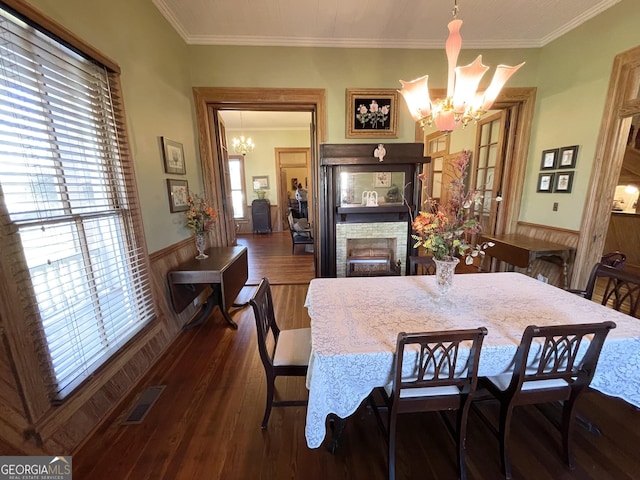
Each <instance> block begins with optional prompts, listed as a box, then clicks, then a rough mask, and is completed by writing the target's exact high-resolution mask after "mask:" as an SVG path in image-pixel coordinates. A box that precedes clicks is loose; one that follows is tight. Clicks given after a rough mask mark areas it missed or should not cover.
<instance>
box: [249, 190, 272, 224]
mask: <svg viewBox="0 0 640 480" xmlns="http://www.w3.org/2000/svg"><path fill="white" fill-rule="evenodd" d="M251 219H252V221H253V233H271V203H270V202H269V200H267V199H266V198H263V199H258V200H254V201H253V202H252V203H251Z"/></svg>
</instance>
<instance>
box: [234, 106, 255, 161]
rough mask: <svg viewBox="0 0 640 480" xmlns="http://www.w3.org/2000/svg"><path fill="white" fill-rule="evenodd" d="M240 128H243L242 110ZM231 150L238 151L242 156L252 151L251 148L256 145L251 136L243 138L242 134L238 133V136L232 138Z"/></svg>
mask: <svg viewBox="0 0 640 480" xmlns="http://www.w3.org/2000/svg"><path fill="white" fill-rule="evenodd" d="M240 130H244V123H243V122H242V112H240ZM232 146H233V151H234V152H236V153H239V154H240V155H242V156H243V157H244V156H245V155H246V154H247V153H249V152H253V149H254V148H255V147H256V146H255V144H254V143H253V140H251V137H248V138H244V135H240V138H234V139H233V140H232Z"/></svg>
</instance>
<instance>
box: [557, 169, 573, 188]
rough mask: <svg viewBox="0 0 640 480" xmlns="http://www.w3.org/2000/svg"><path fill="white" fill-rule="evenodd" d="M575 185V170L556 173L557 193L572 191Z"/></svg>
mask: <svg viewBox="0 0 640 480" xmlns="http://www.w3.org/2000/svg"><path fill="white" fill-rule="evenodd" d="M572 186H573V172H558V173H556V184H555V188H554V190H553V191H554V192H555V193H571V187H572Z"/></svg>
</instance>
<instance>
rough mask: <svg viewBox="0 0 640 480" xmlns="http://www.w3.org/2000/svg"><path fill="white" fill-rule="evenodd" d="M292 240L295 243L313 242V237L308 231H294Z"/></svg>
mask: <svg viewBox="0 0 640 480" xmlns="http://www.w3.org/2000/svg"><path fill="white" fill-rule="evenodd" d="M293 241H294V242H296V243H313V238H311V236H310V235H309V234H308V233H294V234H293Z"/></svg>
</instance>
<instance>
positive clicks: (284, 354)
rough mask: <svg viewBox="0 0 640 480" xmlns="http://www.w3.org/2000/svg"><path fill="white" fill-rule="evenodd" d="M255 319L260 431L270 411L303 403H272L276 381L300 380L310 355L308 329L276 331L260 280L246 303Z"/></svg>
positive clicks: (264, 285) (267, 292) (265, 287)
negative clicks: (263, 400) (263, 394)
mask: <svg viewBox="0 0 640 480" xmlns="http://www.w3.org/2000/svg"><path fill="white" fill-rule="evenodd" d="M249 303H250V304H251V306H252V307H253V313H254V315H255V318H256V330H257V332H258V351H259V352H260V360H262V365H263V367H264V372H265V374H266V376H267V405H266V408H265V411H264V417H263V419H262V428H267V422H268V421H269V415H270V414H271V407H288V406H303V405H306V404H307V401H306V400H278V401H274V396H275V382H276V378H277V377H281V376H296V377H304V376H306V374H307V367H308V365H309V356H310V355H311V329H310V328H297V329H292V330H280V328H278V324H277V323H276V317H275V314H274V311H273V299H272V297H271V287H270V286H269V280H267V279H266V278H263V279H262V280H261V281H260V284H259V285H258V288H257V289H256V291H255V293H254V294H253V296H252V297H251V299H250V300H249Z"/></svg>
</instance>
